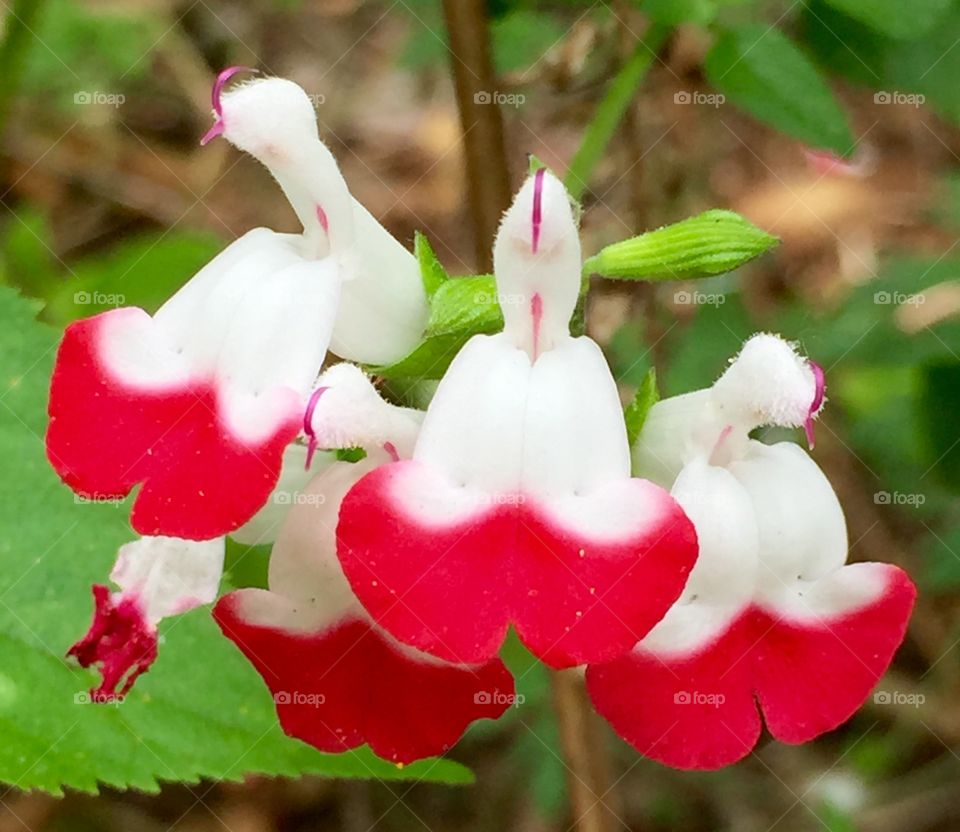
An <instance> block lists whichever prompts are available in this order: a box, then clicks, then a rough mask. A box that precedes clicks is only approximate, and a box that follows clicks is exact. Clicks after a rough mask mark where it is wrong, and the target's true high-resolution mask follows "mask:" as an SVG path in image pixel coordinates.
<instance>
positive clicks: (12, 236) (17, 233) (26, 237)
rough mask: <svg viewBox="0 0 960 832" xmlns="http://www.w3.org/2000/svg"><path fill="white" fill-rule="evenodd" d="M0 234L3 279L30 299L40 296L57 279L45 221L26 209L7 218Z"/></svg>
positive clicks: (48, 230) (48, 229)
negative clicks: (1, 239) (2, 232)
mask: <svg viewBox="0 0 960 832" xmlns="http://www.w3.org/2000/svg"><path fill="white" fill-rule="evenodd" d="M8 219H9V223H8V225H7V227H6V229H5V232H4V235H3V272H4V279H5V281H6V282H7V283H9V284H10V285H12V286H16V287H18V288H19V289H20V291H22V292H24V293H25V294H27V295H30V296H31V297H43V296H44V295H45V294H46V293H47V292H49V291H50V289H51V287H52V286H53V285H54V283H55V281H56V280H57V276H58V269H57V268H56V267H55V265H54V259H53V254H52V253H51V248H50V241H51V239H52V234H51V232H50V227H49V224H48V223H47V220H46V218H45V217H44V216H43V215H42V214H41V213H39V212H38V211H37V210H35V209H31V208H29V207H28V208H26V209H24V210H22V211H20V212H18V213H16V214H11V215H10V216H9V218H8Z"/></svg>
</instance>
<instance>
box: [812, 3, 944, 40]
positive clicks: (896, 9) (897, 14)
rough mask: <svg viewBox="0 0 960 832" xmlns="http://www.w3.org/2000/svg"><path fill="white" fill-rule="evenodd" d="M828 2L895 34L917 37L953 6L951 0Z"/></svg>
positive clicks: (884, 30)
mask: <svg viewBox="0 0 960 832" xmlns="http://www.w3.org/2000/svg"><path fill="white" fill-rule="evenodd" d="M827 2H828V3H829V4H830V5H831V6H834V7H835V8H837V9H839V10H840V11H842V12H844V13H845V14H848V15H850V17H852V18H855V19H856V20H859V21H860V22H861V23H865V24H866V25H867V26H869V27H870V28H871V29H875V30H876V31H878V32H882V33H883V34H885V35H887V36H889V37H892V38H904V39H910V38H917V37H920V35H923V34H926V33H927V32H929V31H930V30H931V29H932V28H933V27H934V25H936V23H937V21H938V20H940V18H941V17H942V16H943V15H944V13H945V12H946V11H947V9H948V8H950V5H951V0H911V2H910V3H904V2H902V1H901V0H827Z"/></svg>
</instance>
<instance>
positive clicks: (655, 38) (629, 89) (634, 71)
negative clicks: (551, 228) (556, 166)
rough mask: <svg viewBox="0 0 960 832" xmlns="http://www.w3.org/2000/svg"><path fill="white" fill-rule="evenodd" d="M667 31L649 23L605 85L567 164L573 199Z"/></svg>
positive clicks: (584, 184) (567, 181) (583, 187)
mask: <svg viewBox="0 0 960 832" xmlns="http://www.w3.org/2000/svg"><path fill="white" fill-rule="evenodd" d="M668 34H669V29H668V28H666V27H664V26H660V25H659V24H654V25H653V26H651V27H650V28H649V29H648V30H647V31H646V32H645V33H644V36H643V39H642V40H641V41H639V42H638V43H637V48H636V50H635V51H634V53H633V55H632V56H631V57H630V60H628V61H627V62H626V63H625V64H624V65H623V66H622V67H621V68H620V71H619V72H618V73H617V75H616V77H615V78H614V79H613V80H612V81H611V82H610V86H609V87H607V91H606V93H605V94H604V96H603V98H602V99H601V100H600V103H599V104H598V105H597V109H596V110H595V111H594V114H593V118H591V119H590V123H589V124H588V125H587V129H586V130H585V131H584V134H583V140H582V141H581V143H580V147H579V148H578V149H577V152H576V153H575V154H574V157H573V159H571V160H570V167H568V168H567V175H566V177H565V178H564V181H563V184H564V185H566V187H567V190H568V191H569V192H570V195H571V196H572V197H573V198H574V199H577V200H578V199H580V197H581V196H582V195H583V192H584V191H585V190H586V189H587V186H588V185H589V183H590V177H591V175H592V174H593V169H594V168H595V167H596V166H597V163H598V162H599V161H600V159H601V158H602V157H603V154H604V153H606V151H607V145H609V144H610V140H611V139H612V138H613V134H614V133H616V131H617V127H618V126H619V125H620V122H621V120H622V119H623V116H624V113H626V112H627V107H629V106H630V102H631V101H633V97H634V95H635V94H636V92H637V88H638V87H639V86H640V82H641V81H643V79H644V77H645V76H646V74H647V71H648V70H649V69H650V67H651V65H652V64H653V61H654V59H655V58H656V56H657V52H658V50H659V49H660V47H661V46H663V43H664V41H665V40H666V39H667V35H668Z"/></svg>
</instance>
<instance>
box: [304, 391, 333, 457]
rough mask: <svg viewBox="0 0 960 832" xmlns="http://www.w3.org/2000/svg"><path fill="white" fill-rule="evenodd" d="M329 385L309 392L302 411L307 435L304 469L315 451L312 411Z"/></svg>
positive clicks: (315, 442) (315, 441)
mask: <svg viewBox="0 0 960 832" xmlns="http://www.w3.org/2000/svg"><path fill="white" fill-rule="evenodd" d="M329 389H330V388H329V387H318V388H317V389H316V390H314V391H313V393H311V394H310V400H309V401H308V402H307V409H306V410H305V411H304V413H303V432H304V433H305V434H306V435H307V437H308V441H307V463H306V465H304V466H303V470H304V471H309V470H310V465H311V463H312V462H313V455H314V454H315V453H316V451H317V434H316V433H314V430H313V411H314V410H316V409H317V402H319V401H320V397H321V396H322V395H323V394H324V393H326V392H327V390H329Z"/></svg>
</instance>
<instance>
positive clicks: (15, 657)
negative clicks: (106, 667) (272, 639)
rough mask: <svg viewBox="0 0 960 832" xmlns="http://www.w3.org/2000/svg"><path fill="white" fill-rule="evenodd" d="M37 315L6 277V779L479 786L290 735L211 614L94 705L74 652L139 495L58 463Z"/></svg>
mask: <svg viewBox="0 0 960 832" xmlns="http://www.w3.org/2000/svg"><path fill="white" fill-rule="evenodd" d="M34 312H35V310H34V309H33V308H32V306H31V304H29V303H28V302H26V301H24V300H23V299H22V298H20V297H18V296H17V295H16V294H15V293H14V292H13V291H12V290H10V289H7V288H2V287H0V352H2V353H3V355H4V359H5V360H4V379H3V382H4V383H3V385H2V398H0V405H2V406H0V454H2V457H3V460H4V477H3V480H2V484H0V524H2V528H3V529H4V534H3V536H2V548H0V558H2V568H0V598H2V599H3V603H2V604H0V735H2V736H3V742H2V743H0V781H3V782H6V783H10V784H11V785H14V786H16V787H18V788H21V789H43V790H45V791H48V792H52V793H55V794H59V793H61V790H62V789H63V788H66V787H70V788H73V789H78V790H81V791H88V792H95V791H96V790H97V789H98V787H99V785H100V784H105V785H108V786H113V787H116V788H137V789H143V790H146V791H156V790H157V789H158V788H159V781H161V780H167V781H197V780H198V779H199V778H213V779H218V780H219V779H229V780H237V779H239V778H240V777H242V776H243V775H244V774H246V773H249V772H260V773H264V774H269V775H276V774H284V775H291V776H295V775H300V774H305V773H315V774H323V775H328V776H331V777H364V778H366V777H371V778H374V777H375V778H383V779H394V780H396V779H404V780H409V779H427V780H437V781H442V782H448V783H464V782H468V781H469V780H470V773H469V772H468V771H467V770H466V769H464V768H463V767H462V766H459V765H457V764H456V763H453V762H450V761H446V760H440V761H436V760H434V761H423V762H421V763H417V764H416V765H412V766H410V767H408V768H403V769H400V768H398V767H396V766H394V765H392V764H390V763H387V762H385V761H382V760H379V759H377V758H376V757H375V756H374V755H373V754H372V753H371V752H370V751H369V750H366V749H364V750H360V751H357V752H351V753H346V754H336V755H331V754H321V753H319V752H317V751H315V750H314V749H312V748H310V747H308V746H306V745H304V744H302V743H300V742H297V741H295V740H292V739H290V738H288V737H285V736H284V735H283V732H282V731H281V730H280V728H279V725H278V724H277V720H276V715H275V713H274V708H273V702H272V699H271V697H270V693H269V691H268V690H267V688H266V686H265V685H264V684H263V682H262V680H261V679H260V677H259V676H258V674H257V673H256V671H255V670H254V669H253V667H252V666H250V664H249V663H248V662H247V661H246V660H245V659H244V658H243V656H242V655H241V654H240V652H239V651H238V650H237V649H236V647H234V645H233V644H231V643H230V642H229V641H228V640H227V639H225V638H223V637H222V636H221V635H220V633H219V631H218V629H217V627H216V625H215V624H214V622H213V621H212V620H211V617H210V615H209V611H208V610H195V611H193V612H191V613H188V614H187V615H184V616H181V617H179V618H176V619H173V620H169V621H167V622H164V624H163V625H161V636H162V642H163V643H162V646H161V650H160V657H159V659H158V660H157V662H156V664H155V665H154V667H153V668H152V669H151V670H150V672H149V673H147V674H146V675H145V676H143V677H142V678H141V679H140V680H139V681H138V682H137V685H136V687H135V688H134V690H133V691H132V692H131V693H130V695H129V696H128V697H127V698H126V700H125V701H124V702H123V703H122V704H120V705H116V706H104V705H92V704H83V702H84V697H83V696H82V694H83V693H84V692H85V691H86V690H87V689H88V688H89V687H90V685H91V683H92V682H93V681H94V674H92V673H89V672H87V671H82V670H79V669H77V668H74V667H71V666H68V665H67V663H66V662H65V661H64V659H63V656H64V654H65V653H66V651H67V649H68V647H69V646H70V644H71V643H72V642H73V641H74V640H76V639H77V638H78V637H79V636H80V635H82V633H83V631H84V630H85V629H86V627H87V625H88V623H89V620H90V614H91V609H92V601H91V597H90V584H91V583H93V582H103V581H104V579H105V578H106V576H107V574H108V572H109V569H110V566H111V563H112V561H113V559H114V556H115V554H116V549H117V546H118V545H119V544H121V543H123V542H125V541H127V540H130V539H131V538H132V537H133V533H132V532H131V530H130V527H129V526H128V524H127V512H126V507H125V506H111V505H102V504H101V505H88V504H80V503H78V502H77V501H76V500H75V499H74V497H73V494H72V493H71V492H70V490H69V489H68V488H67V487H66V486H64V485H62V484H61V483H60V481H59V480H58V478H57V476H56V475H55V474H54V473H53V471H52V470H51V469H50V466H49V465H48V463H47V461H46V459H45V456H44V444H43V434H44V430H45V426H46V415H45V405H46V390H47V384H48V380H49V377H50V371H51V365H52V363H53V356H54V352H55V349H56V345H57V340H58V334H57V332H56V331H55V330H53V329H51V328H48V327H47V326H44V325H42V324H38V323H37V322H36V321H35V320H34ZM104 441H106V442H109V437H105V438H104Z"/></svg>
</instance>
